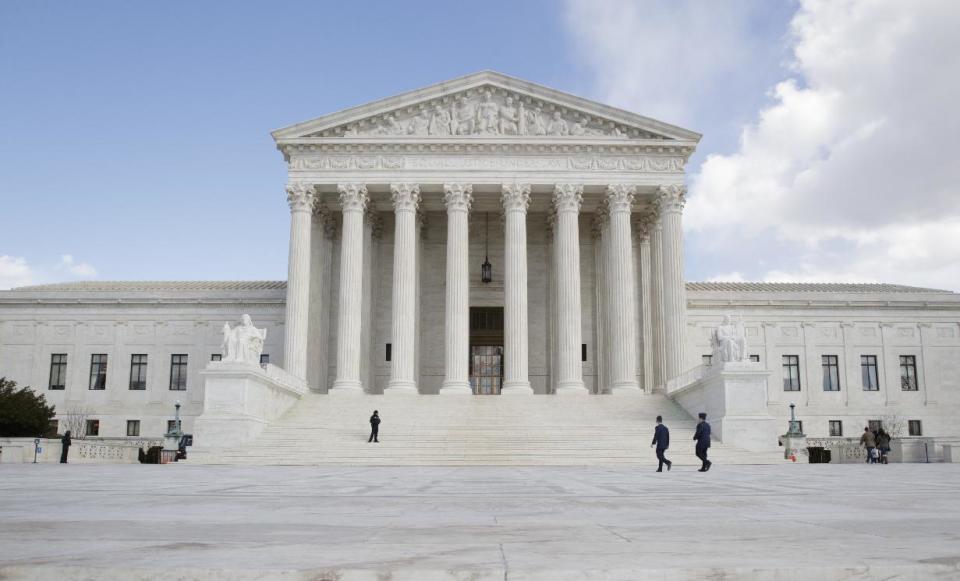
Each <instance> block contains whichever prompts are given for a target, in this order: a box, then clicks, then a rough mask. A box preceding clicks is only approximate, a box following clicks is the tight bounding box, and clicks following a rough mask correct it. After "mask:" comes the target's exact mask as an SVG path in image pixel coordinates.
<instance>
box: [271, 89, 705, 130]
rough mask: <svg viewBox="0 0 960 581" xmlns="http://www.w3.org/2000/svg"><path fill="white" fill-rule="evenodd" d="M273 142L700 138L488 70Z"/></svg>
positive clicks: (302, 126) (317, 122) (335, 116)
mask: <svg viewBox="0 0 960 581" xmlns="http://www.w3.org/2000/svg"><path fill="white" fill-rule="evenodd" d="M273 137H274V139H276V140H277V141H278V142H281V141H287V140H299V139H311V138H319V139H330V138H334V139H336V138H344V139H351V138H360V139H405V138H426V139H461V138H462V139H471V138H503V139H524V138H526V139H539V138H543V139H551V138H559V139H564V138H566V139H582V140H590V139H601V140H603V139H611V140H670V141H681V142H688V143H689V142H692V143H694V144H695V143H696V142H697V141H699V140H700V135H699V134H698V133H695V132H693V131H689V130H687V129H682V128H680V127H676V126H673V125H670V124H667V123H663V122H661V121H656V120H654V119H650V118H648V117H643V116H641V115H637V114H635V113H631V112H629V111H624V110H622V109H617V108H615V107H610V106H608V105H603V104H601V103H597V102H595V101H590V100H588V99H583V98H581V97H576V96H574V95H570V94H568V93H564V92H561V91H557V90H554V89H551V88H549V87H545V86H543V85H538V84H535V83H530V82H528V81H523V80H520V79H515V78H513V77H509V76H507V75H503V74H501V73H496V72H491V71H485V72H481V73H475V74H472V75H467V76H465V77H460V78H458V79H454V80H452V81H446V82H443V83H438V84H436V85H432V86H430V87H427V88H424V89H419V90H416V91H410V92H407V93H403V94H401V95H397V96H395V97H389V98H387V99H381V100H379V101H374V102H373V103H368V104H366V105H361V106H359V107H352V108H350V109H346V110H344V111H340V112H338V113H332V114H330V115H325V116H323V117H319V118H317V119H314V120H312V121H307V122H304V123H298V124H296V125H292V126H290V127H286V128H284V129H279V130H277V131H274V132H273Z"/></svg>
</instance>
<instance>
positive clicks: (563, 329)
mask: <svg viewBox="0 0 960 581" xmlns="http://www.w3.org/2000/svg"><path fill="white" fill-rule="evenodd" d="M582 203H583V186H582V185H579V184H557V185H556V186H554V189H553V204H554V208H555V209H556V212H557V217H556V220H557V225H556V253H555V256H556V260H557V264H556V269H557V342H558V348H557V356H558V360H557V364H558V372H557V375H558V376H557V382H556V392H557V394H567V393H578V394H580V393H587V390H586V388H585V387H584V385H583V363H582V362H581V357H580V345H581V327H580V321H581V313H580V308H581V302H580V227H579V216H580V206H581V204H582Z"/></svg>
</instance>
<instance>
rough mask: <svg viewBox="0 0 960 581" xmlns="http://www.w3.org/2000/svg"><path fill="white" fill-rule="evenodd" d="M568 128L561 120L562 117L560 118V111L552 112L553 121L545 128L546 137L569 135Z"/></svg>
mask: <svg viewBox="0 0 960 581" xmlns="http://www.w3.org/2000/svg"><path fill="white" fill-rule="evenodd" d="M569 134H570V127H569V126H568V125H567V122H566V121H564V120H563V117H561V116H560V111H554V112H553V119H551V120H550V125H548V126H547V135H554V136H556V135H569Z"/></svg>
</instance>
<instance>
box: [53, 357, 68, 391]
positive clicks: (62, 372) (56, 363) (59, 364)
mask: <svg viewBox="0 0 960 581" xmlns="http://www.w3.org/2000/svg"><path fill="white" fill-rule="evenodd" d="M49 387H50V389H66V387H67V354H66V353H54V354H52V355H50V386H49Z"/></svg>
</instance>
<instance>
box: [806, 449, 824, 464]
mask: <svg viewBox="0 0 960 581" xmlns="http://www.w3.org/2000/svg"><path fill="white" fill-rule="evenodd" d="M823 452H824V450H823V447H821V446H809V447H808V448H807V456H808V457H809V458H810V463H811V464H822V463H823Z"/></svg>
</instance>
